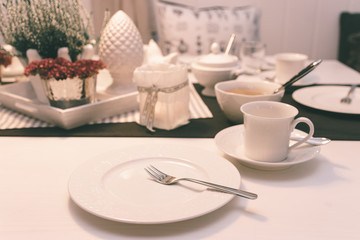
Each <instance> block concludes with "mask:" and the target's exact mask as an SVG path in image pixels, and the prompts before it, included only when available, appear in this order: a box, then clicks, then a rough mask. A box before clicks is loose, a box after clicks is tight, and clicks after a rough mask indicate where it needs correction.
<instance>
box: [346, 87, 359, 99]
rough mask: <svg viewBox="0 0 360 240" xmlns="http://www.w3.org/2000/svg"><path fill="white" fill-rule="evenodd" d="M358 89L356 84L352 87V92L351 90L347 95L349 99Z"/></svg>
mask: <svg viewBox="0 0 360 240" xmlns="http://www.w3.org/2000/svg"><path fill="white" fill-rule="evenodd" d="M356 87H357V85H356V84H354V85H352V86H351V88H350V90H349V92H348V94H347V96H348V97H350V96H351V95H352V94H353V92H354V91H355V88H356Z"/></svg>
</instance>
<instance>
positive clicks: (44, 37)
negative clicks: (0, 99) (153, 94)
mask: <svg viewBox="0 0 360 240" xmlns="http://www.w3.org/2000/svg"><path fill="white" fill-rule="evenodd" d="M0 9H1V11H0V18H1V19H2V21H1V22H0V33H1V35H2V37H3V39H4V41H5V42H6V43H7V44H9V45H12V46H13V47H14V48H15V49H16V50H17V51H18V54H19V56H21V57H22V58H24V59H25V58H27V60H28V63H29V64H30V65H29V66H28V67H27V72H26V74H27V75H28V76H30V77H29V79H30V82H31V84H32V86H33V89H34V91H35V93H36V96H37V98H38V100H39V101H40V102H42V103H45V104H48V103H49V101H48V99H49V100H50V103H51V105H53V106H57V107H60V108H67V107H70V106H76V105H80V104H82V103H87V102H88V101H90V102H91V101H92V100H88V99H87V100H83V98H84V97H85V96H86V97H85V98H88V97H87V96H88V93H84V92H83V91H85V89H87V88H89V87H90V86H91V88H92V90H86V91H85V92H87V91H89V92H93V91H95V83H96V81H95V78H96V76H94V75H95V74H96V73H97V72H98V69H101V68H103V67H104V64H103V63H102V62H96V61H79V59H84V58H91V57H92V56H93V54H91V53H90V54H89V52H92V53H93V51H94V49H93V46H92V44H90V43H91V42H92V41H91V35H92V33H93V27H92V24H91V22H90V17H89V15H88V14H87V12H86V10H85V9H84V7H83V6H82V4H81V3H80V2H79V1H78V0H30V1H29V0H16V1H15V0H9V1H6V2H4V3H3V4H2V5H1V6H0ZM59 57H60V58H59ZM41 59H44V61H40V60H41ZM34 60H36V61H37V62H34V64H32V61H34ZM65 60H66V61H65ZM39 61H40V62H39ZM80 68H81V69H80ZM94 70H96V71H94ZM34 73H36V74H34ZM89 79H93V80H89ZM44 80H46V82H44ZM90 82H92V83H90ZM74 91H77V93H76V97H75V95H74V94H75V93H74ZM60 92H61V94H60ZM93 95H94V94H93ZM46 96H47V98H48V99H47V98H46ZM79 96H81V97H79ZM59 101H65V102H66V103H65V102H63V103H60V102H59ZM69 101H70V102H69Z"/></svg>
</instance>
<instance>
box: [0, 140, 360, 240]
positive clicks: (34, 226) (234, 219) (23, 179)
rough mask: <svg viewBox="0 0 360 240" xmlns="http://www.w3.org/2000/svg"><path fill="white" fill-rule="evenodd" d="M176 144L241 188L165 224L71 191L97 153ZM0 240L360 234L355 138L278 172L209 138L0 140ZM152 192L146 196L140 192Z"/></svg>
mask: <svg viewBox="0 0 360 240" xmlns="http://www.w3.org/2000/svg"><path fill="white" fill-rule="evenodd" d="M164 142H166V143H167V144H174V145H176V144H181V145H188V146H189V147H190V146H191V147H196V148H199V149H201V150H203V151H209V152H212V153H213V154H216V155H219V156H221V157H223V161H230V162H231V163H233V164H234V166H235V167H236V168H237V169H238V171H239V174H240V175H241V178H242V183H241V189H244V190H248V191H252V192H255V193H257V194H258V199H256V200H247V199H245V198H240V197H235V198H233V199H232V200H231V201H230V202H229V203H228V204H227V205H225V206H223V207H221V208H220V209H217V210H215V211H214V212H211V213H209V214H206V215H204V216H200V217H197V218H194V219H190V220H187V221H182V222H175V223H168V224H152V225H139V224H128V223H121V222H115V221H110V220H105V219H103V218H100V217H97V216H94V215H92V214H90V213H88V212H86V211H84V210H82V209H81V208H79V207H78V206H77V205H76V204H75V203H74V202H73V201H72V200H71V199H70V196H69V193H68V181H69V178H70V176H71V174H72V173H73V171H74V170H75V169H76V168H77V167H78V166H79V165H81V164H82V163H84V162H86V161H88V160H89V159H91V158H92V157H94V156H96V155H101V154H104V153H107V152H109V151H112V150H114V149H119V148H128V147H133V146H138V145H142V144H150V143H151V144H159V145H161V144H164ZM0 146H1V147H0V149H1V153H0V156H1V158H0V159H1V160H0V193H1V197H0V239H6V240H14V239H27V240H32V239H36V240H39V239H359V236H360V228H359V222H358V216H359V215H360V206H359V202H360V191H359V187H360V161H359V157H358V156H360V142H359V141H332V142H331V143H330V144H328V145H325V146H323V147H322V148H321V152H320V155H318V156H317V157H316V158H315V159H313V160H311V161H309V162H306V163H303V164H300V165H296V166H293V167H291V168H288V169H285V170H281V171H263V170H256V169H252V168H249V167H245V166H242V165H241V164H240V163H239V162H238V161H237V160H235V159H231V158H229V157H225V156H224V155H223V154H222V153H221V152H220V151H219V150H218V149H217V147H216V145H215V143H214V140H213V139H190V138H186V139H180V138H166V139H165V138H26V137H1V138H0ZM144 194H151V193H144Z"/></svg>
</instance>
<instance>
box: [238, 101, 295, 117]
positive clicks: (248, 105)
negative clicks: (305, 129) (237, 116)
mask: <svg viewBox="0 0 360 240" xmlns="http://www.w3.org/2000/svg"><path fill="white" fill-rule="evenodd" d="M264 105H267V106H270V105H273V106H277V107H279V106H281V107H284V108H287V109H289V110H290V112H289V113H288V114H286V116H279V117H267V116H260V115H257V114H253V113H250V112H249V111H248V108H253V107H254V106H258V107H259V106H264ZM240 111H241V112H242V113H243V114H244V116H245V115H248V116H252V117H257V118H262V119H271V120H276V119H285V118H294V117H295V116H296V115H298V113H299V110H298V109H297V108H296V107H294V106H292V105H290V104H287V103H283V102H275V101H254V102H248V103H245V104H243V105H242V106H241V107H240Z"/></svg>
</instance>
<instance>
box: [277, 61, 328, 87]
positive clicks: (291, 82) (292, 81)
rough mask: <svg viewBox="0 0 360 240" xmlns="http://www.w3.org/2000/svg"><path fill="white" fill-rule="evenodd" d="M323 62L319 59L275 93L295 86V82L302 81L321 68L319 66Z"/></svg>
mask: <svg viewBox="0 0 360 240" xmlns="http://www.w3.org/2000/svg"><path fill="white" fill-rule="evenodd" d="M321 62H322V60H321V59H319V60H316V61H314V62H312V63H310V64H309V65H308V66H307V67H306V68H304V69H303V70H301V71H300V72H299V73H298V74H296V75H295V76H293V77H292V78H291V79H290V80H289V81H287V82H286V83H284V84H283V85H282V86H281V87H279V88H278V89H275V91H274V93H278V92H279V91H280V90H283V89H285V88H287V87H289V86H291V85H293V84H294V83H295V82H297V81H299V80H300V79H302V78H303V77H305V76H306V75H307V74H308V73H310V72H311V71H312V70H314V69H315V68H316V67H317V66H319V64H320V63H321Z"/></svg>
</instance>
